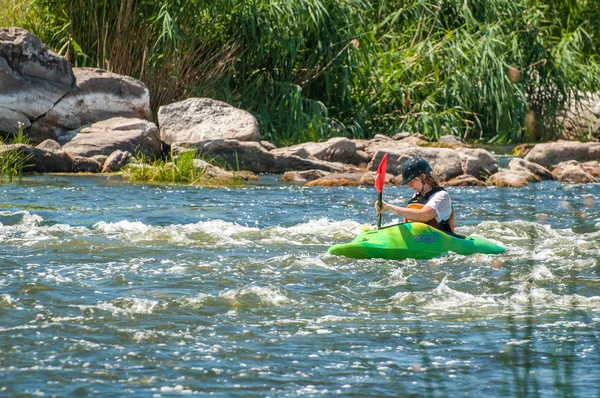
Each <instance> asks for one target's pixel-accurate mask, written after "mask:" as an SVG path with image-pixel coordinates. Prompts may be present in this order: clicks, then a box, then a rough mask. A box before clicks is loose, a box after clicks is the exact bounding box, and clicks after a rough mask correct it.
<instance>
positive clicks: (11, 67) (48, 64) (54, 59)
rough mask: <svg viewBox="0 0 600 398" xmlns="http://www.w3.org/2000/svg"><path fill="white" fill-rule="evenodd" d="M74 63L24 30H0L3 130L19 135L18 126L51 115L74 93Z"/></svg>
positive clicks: (0, 120) (0, 82) (0, 99)
mask: <svg viewBox="0 0 600 398" xmlns="http://www.w3.org/2000/svg"><path fill="white" fill-rule="evenodd" d="M74 84H75V77H74V76H73V71H72V70H71V64H69V61H67V60H66V59H64V58H62V57H60V56H59V55H57V54H56V53H54V52H53V51H52V50H50V49H49V48H48V47H47V46H46V45H44V44H43V43H42V42H41V40H40V39H39V38H37V37H36V36H35V35H33V34H31V33H29V32H28V31H26V30H25V29H21V28H1V29H0V129H2V131H6V132H10V133H16V132H17V128H18V127H17V123H18V122H21V123H24V126H23V127H24V128H27V127H29V125H30V121H31V120H35V119H37V118H39V117H41V116H42V115H44V114H45V113H46V112H48V111H49V110H50V109H52V107H53V106H54V104H55V103H56V102H57V101H59V100H60V99H61V98H62V97H63V96H65V95H66V94H68V93H69V92H70V91H71V88H72V87H73V86H74Z"/></svg>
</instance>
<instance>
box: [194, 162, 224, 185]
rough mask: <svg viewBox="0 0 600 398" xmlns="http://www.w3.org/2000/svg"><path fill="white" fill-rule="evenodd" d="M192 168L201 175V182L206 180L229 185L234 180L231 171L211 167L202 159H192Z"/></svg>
mask: <svg viewBox="0 0 600 398" xmlns="http://www.w3.org/2000/svg"><path fill="white" fill-rule="evenodd" d="M194 167H195V168H196V170H198V172H199V174H201V175H202V177H201V179H202V180H205V179H206V178H208V179H211V180H213V181H214V182H218V183H222V184H231V183H232V182H233V180H234V174H233V173H232V172H231V171H227V170H223V169H222V168H220V167H217V166H213V165H212V164H210V163H208V162H206V161H204V160H202V159H194Z"/></svg>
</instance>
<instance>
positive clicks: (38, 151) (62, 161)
mask: <svg viewBox="0 0 600 398" xmlns="http://www.w3.org/2000/svg"><path fill="white" fill-rule="evenodd" d="M9 151H15V152H20V153H21V154H22V156H25V157H26V160H25V162H24V166H25V167H24V168H23V170H24V171H26V172H36V173H51V172H53V173H54V172H63V173H68V172H72V171H74V169H75V168H74V160H73V158H72V157H71V156H69V155H68V154H66V153H65V152H64V151H62V150H58V151H56V150H53V149H46V148H45V147H34V146H32V145H27V144H10V145H2V146H0V156H3V155H4V154H6V153H7V152H9Z"/></svg>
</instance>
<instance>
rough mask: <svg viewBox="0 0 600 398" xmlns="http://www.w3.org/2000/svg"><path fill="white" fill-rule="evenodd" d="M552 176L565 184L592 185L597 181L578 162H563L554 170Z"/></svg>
mask: <svg viewBox="0 0 600 398" xmlns="http://www.w3.org/2000/svg"><path fill="white" fill-rule="evenodd" d="M552 175H553V176H554V178H555V179H557V180H558V181H560V182H562V183H565V184H591V183H595V182H596V179H595V178H594V177H593V176H592V175H591V174H590V173H588V172H587V170H586V169H585V168H584V167H583V166H582V165H581V164H580V163H579V162H578V161H576V160H570V161H568V162H561V163H559V164H558V165H556V167H555V168H554V169H553V170H552Z"/></svg>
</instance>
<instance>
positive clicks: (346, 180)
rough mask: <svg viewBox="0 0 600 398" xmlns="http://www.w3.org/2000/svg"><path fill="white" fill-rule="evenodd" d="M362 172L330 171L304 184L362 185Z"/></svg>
mask: <svg viewBox="0 0 600 398" xmlns="http://www.w3.org/2000/svg"><path fill="white" fill-rule="evenodd" d="M362 175H363V173H360V172H355V173H332V174H330V175H327V176H325V177H321V178H318V179H316V180H312V181H309V182H307V183H306V184H305V186H307V187H316V186H318V187H349V186H360V185H363V181H362Z"/></svg>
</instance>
